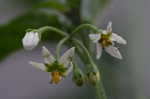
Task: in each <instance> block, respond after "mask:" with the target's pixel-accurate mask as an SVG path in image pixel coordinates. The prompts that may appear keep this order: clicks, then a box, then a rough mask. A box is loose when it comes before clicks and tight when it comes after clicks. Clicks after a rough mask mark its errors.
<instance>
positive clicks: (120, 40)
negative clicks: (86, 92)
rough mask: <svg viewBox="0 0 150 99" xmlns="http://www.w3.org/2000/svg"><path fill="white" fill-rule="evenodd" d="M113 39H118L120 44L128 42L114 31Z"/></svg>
mask: <svg viewBox="0 0 150 99" xmlns="http://www.w3.org/2000/svg"><path fill="white" fill-rule="evenodd" d="M112 41H116V42H117V43H119V44H127V41H126V40H125V39H123V38H122V37H121V36H119V35H118V34H116V33H112Z"/></svg>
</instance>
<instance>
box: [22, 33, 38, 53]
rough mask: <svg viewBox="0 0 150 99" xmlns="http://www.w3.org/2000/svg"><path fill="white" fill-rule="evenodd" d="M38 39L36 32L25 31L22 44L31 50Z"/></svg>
mask: <svg viewBox="0 0 150 99" xmlns="http://www.w3.org/2000/svg"><path fill="white" fill-rule="evenodd" d="M39 41H40V37H39V34H38V33H37V32H27V33H26V34H25V36H24V38H23V39H22V43H23V46H24V48H25V49H26V50H32V49H33V48H35V47H36V46H37V45H38V43H39Z"/></svg>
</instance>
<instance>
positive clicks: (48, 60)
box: [42, 46, 56, 64]
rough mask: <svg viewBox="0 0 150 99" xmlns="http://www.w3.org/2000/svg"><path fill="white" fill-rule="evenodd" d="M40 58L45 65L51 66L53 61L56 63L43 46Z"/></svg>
mask: <svg viewBox="0 0 150 99" xmlns="http://www.w3.org/2000/svg"><path fill="white" fill-rule="evenodd" d="M42 56H43V57H44V62H45V63H46V64H51V63H53V62H54V61H56V59H55V58H54V56H53V55H52V54H51V52H50V51H49V50H48V49H47V48H46V47H45V46H43V48H42Z"/></svg>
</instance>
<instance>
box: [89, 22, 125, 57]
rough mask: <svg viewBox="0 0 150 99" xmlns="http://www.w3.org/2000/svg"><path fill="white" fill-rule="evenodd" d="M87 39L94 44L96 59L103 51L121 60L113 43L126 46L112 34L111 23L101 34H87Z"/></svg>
mask: <svg viewBox="0 0 150 99" xmlns="http://www.w3.org/2000/svg"><path fill="white" fill-rule="evenodd" d="M89 38H90V39H91V40H92V41H93V43H96V52H97V56H96V58H97V59H99V58H100V57H101V54H102V50H103V49H104V50H105V51H106V52H107V53H108V54H110V55H111V56H113V57H115V58H118V59H122V55H121V53H120V52H119V50H118V48H117V47H115V46H114V45H115V43H114V42H116V43H119V44H127V42H126V40H125V39H123V38H122V37H121V36H119V35H118V34H116V33H112V23H111V22H109V23H108V26H107V30H103V31H102V33H97V34H89Z"/></svg>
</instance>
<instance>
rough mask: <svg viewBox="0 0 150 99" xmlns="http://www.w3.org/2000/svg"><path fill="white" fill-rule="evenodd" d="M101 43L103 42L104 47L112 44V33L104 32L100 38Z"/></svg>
mask: <svg viewBox="0 0 150 99" xmlns="http://www.w3.org/2000/svg"><path fill="white" fill-rule="evenodd" d="M99 43H100V44H101V46H102V47H103V48H105V47H107V46H109V45H112V41H111V39H110V35H109V34H102V35H101V39H100V40H99Z"/></svg>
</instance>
